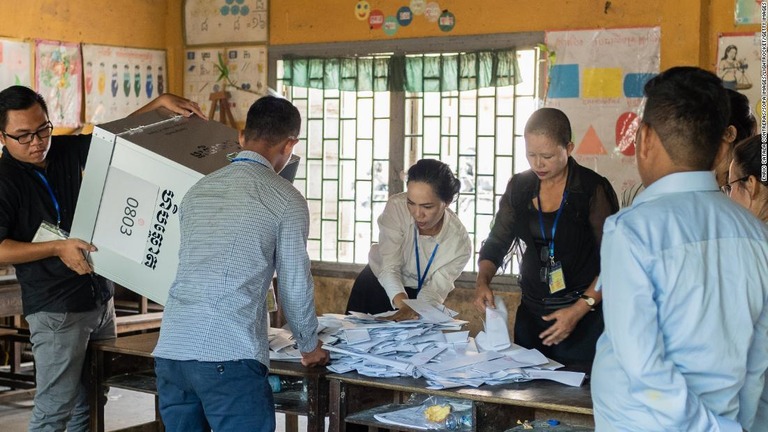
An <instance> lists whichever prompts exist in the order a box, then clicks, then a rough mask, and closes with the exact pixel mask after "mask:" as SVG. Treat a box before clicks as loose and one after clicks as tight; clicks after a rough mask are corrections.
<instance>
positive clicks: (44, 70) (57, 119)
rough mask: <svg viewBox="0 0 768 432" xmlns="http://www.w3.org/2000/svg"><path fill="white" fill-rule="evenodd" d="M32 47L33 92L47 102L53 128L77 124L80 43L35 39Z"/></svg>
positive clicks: (79, 97) (71, 126) (78, 122)
mask: <svg viewBox="0 0 768 432" xmlns="http://www.w3.org/2000/svg"><path fill="white" fill-rule="evenodd" d="M35 48H36V49H35V77H36V85H37V91H38V93H40V94H41V95H43V97H44V98H45V101H46V103H47V104H48V116H49V118H50V119H51V123H53V125H54V126H56V127H70V128H75V127H79V126H80V111H81V102H80V100H81V93H80V82H81V73H82V65H81V62H80V45H79V44H76V43H67V42H55V41H45V40H37V41H36V42H35Z"/></svg>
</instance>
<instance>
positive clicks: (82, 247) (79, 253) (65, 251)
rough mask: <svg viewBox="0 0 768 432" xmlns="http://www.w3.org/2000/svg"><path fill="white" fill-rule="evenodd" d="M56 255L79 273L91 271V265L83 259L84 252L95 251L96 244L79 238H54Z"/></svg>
mask: <svg viewBox="0 0 768 432" xmlns="http://www.w3.org/2000/svg"><path fill="white" fill-rule="evenodd" d="M55 251H56V256H57V257H59V258H60V259H61V261H62V262H63V263H64V264H65V265H66V266H67V267H69V269H70V270H72V271H74V272H75V273H77V274H79V275H84V274H88V273H91V272H93V269H92V268H91V265H90V264H88V261H86V259H85V254H84V253H85V252H95V251H96V246H94V245H92V244H90V243H86V242H84V241H82V240H80V239H76V238H70V239H66V240H56V245H55Z"/></svg>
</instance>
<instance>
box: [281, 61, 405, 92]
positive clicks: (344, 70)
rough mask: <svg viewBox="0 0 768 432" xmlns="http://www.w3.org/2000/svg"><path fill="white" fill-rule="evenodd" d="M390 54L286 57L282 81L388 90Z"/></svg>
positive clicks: (355, 89) (308, 85)
mask: <svg viewBox="0 0 768 432" xmlns="http://www.w3.org/2000/svg"><path fill="white" fill-rule="evenodd" d="M390 63H391V59H390V58H389V57H368V58H327V59H323V58H311V59H308V58H287V59H284V60H283V76H284V81H286V82H288V83H289V84H290V85H291V86H294V87H305V88H316V89H339V90H342V91H387V90H389V71H390Z"/></svg>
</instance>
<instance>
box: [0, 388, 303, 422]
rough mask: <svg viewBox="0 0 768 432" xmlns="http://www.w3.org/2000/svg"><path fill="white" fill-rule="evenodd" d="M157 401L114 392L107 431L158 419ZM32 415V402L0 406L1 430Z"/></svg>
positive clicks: (281, 418)
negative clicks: (156, 411)
mask: <svg viewBox="0 0 768 432" xmlns="http://www.w3.org/2000/svg"><path fill="white" fill-rule="evenodd" d="M154 403H155V402H154V397H153V396H152V395H150V394H146V393H138V392H132V391H128V390H122V389H115V388H113V389H112V390H111V391H110V392H109V402H108V403H107V406H106V407H105V408H104V419H105V421H104V422H105V430H107V431H114V430H118V429H122V428H125V427H128V426H134V425H137V424H141V423H146V422H149V421H152V420H153V419H154V418H155V408H154V407H155V405H154ZM31 412H32V400H31V399H25V400H21V401H18V402H13V403H3V404H0V430H2V431H4V432H23V431H26V430H27V422H28V421H29V415H30V413H31ZM306 424H307V423H306V417H300V418H299V430H306V427H307V426H306ZM276 430H277V431H283V430H285V417H284V416H283V415H282V414H278V415H277V429H276Z"/></svg>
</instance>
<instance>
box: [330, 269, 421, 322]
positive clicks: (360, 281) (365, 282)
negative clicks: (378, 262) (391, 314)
mask: <svg viewBox="0 0 768 432" xmlns="http://www.w3.org/2000/svg"><path fill="white" fill-rule="evenodd" d="M405 292H406V293H407V294H408V298H409V299H415V298H416V296H417V295H418V293H419V292H418V290H417V289H415V288H408V287H406V288H405ZM393 310H395V309H394V308H392V304H391V303H390V301H389V296H388V295H387V292H386V291H385V290H384V287H383V286H381V284H380V283H379V279H377V278H376V275H375V274H373V271H372V270H371V266H369V265H367V266H365V268H364V269H363V271H361V272H360V274H359V275H357V278H356V279H355V283H354V284H353V285H352V292H350V293H349V300H347V310H346V311H345V312H344V313H350V312H363V313H368V314H371V315H375V314H378V313H382V312H388V311H393Z"/></svg>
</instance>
